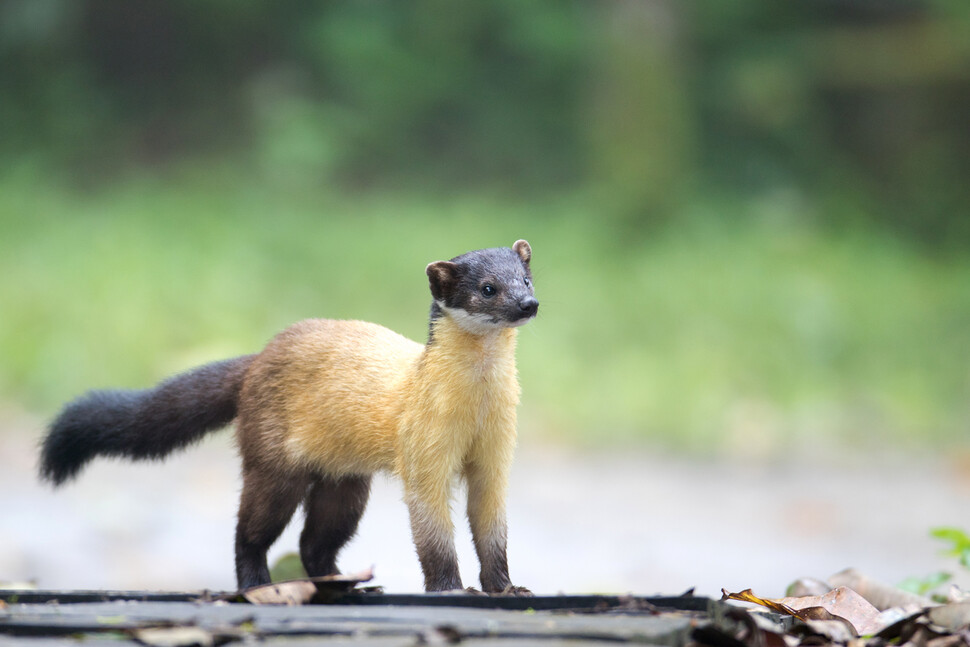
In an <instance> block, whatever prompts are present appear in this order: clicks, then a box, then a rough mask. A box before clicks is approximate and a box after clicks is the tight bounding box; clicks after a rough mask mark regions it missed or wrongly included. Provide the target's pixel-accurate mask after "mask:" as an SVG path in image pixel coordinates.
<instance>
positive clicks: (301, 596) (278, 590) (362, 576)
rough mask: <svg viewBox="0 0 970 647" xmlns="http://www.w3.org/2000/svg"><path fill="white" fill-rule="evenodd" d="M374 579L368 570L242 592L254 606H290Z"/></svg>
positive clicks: (257, 587) (271, 585)
mask: <svg viewBox="0 0 970 647" xmlns="http://www.w3.org/2000/svg"><path fill="white" fill-rule="evenodd" d="M373 578H374V570H373V569H370V568H369V569H367V570H366V571H360V572H359V573H351V574H349V575H324V576H323V577H313V578H310V579H305V580H289V581H287V582H278V583H276V584H265V585H263V586H255V587H253V588H251V589H246V590H244V591H241V593H242V596H243V597H244V598H246V600H247V601H248V602H251V603H253V604H286V605H290V606H294V605H299V604H306V603H307V602H309V601H310V600H312V599H313V597H314V596H315V595H317V593H320V594H321V595H324V596H326V595H328V594H329V595H333V594H335V593H340V592H343V591H349V590H351V589H353V588H354V587H355V586H357V585H358V584H360V583H361V582H369V581H370V580H372V579H373Z"/></svg>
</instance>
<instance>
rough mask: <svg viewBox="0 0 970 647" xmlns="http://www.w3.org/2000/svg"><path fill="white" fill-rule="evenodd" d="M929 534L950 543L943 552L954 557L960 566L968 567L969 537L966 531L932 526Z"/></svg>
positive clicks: (969, 555) (969, 560)
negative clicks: (947, 548)
mask: <svg viewBox="0 0 970 647" xmlns="http://www.w3.org/2000/svg"><path fill="white" fill-rule="evenodd" d="M930 535H932V536H933V537H935V538H936V539H939V540H941V541H943V542H946V543H948V544H950V546H951V547H950V549H949V550H947V551H946V553H945V554H946V555H949V556H951V557H956V558H957V561H959V563H960V566H963V567H964V568H970V537H968V536H967V533H966V532H964V531H963V530H960V529H959V528H933V529H932V530H931V531H930Z"/></svg>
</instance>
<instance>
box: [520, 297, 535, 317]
mask: <svg viewBox="0 0 970 647" xmlns="http://www.w3.org/2000/svg"><path fill="white" fill-rule="evenodd" d="M519 310H521V311H522V314H524V315H528V316H530V317H531V316H532V315H534V314H535V313H536V312H538V310H539V302H538V301H537V300H536V298H535V297H526V298H524V299H522V300H521V301H519Z"/></svg>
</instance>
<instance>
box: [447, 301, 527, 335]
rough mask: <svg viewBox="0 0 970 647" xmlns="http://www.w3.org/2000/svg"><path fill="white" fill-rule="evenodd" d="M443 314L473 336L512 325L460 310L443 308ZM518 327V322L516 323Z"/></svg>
mask: <svg viewBox="0 0 970 647" xmlns="http://www.w3.org/2000/svg"><path fill="white" fill-rule="evenodd" d="M442 310H444V312H445V314H447V315H448V316H449V317H451V318H452V320H453V321H454V322H455V323H456V324H458V327H459V328H461V329H462V330H464V331H465V332H468V333H471V334H473V335H487V334H488V333H490V332H495V331H496V330H501V329H502V328H508V327H509V326H510V325H512V324H511V323H510V322H507V321H495V320H494V318H493V317H490V316H488V315H484V314H471V313H469V312H467V311H465V310H462V309H460V308H447V307H443V308H442ZM516 325H518V322H516Z"/></svg>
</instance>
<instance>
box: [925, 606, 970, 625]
mask: <svg viewBox="0 0 970 647" xmlns="http://www.w3.org/2000/svg"><path fill="white" fill-rule="evenodd" d="M926 616H927V617H928V618H929V619H930V622H932V623H933V624H935V625H938V626H940V627H942V628H943V629H945V630H946V631H949V632H955V631H959V630H961V629H967V628H968V627H970V602H951V603H950V604H944V605H943V606H939V607H933V608H932V609H930V610H928V611H927V612H926Z"/></svg>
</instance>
